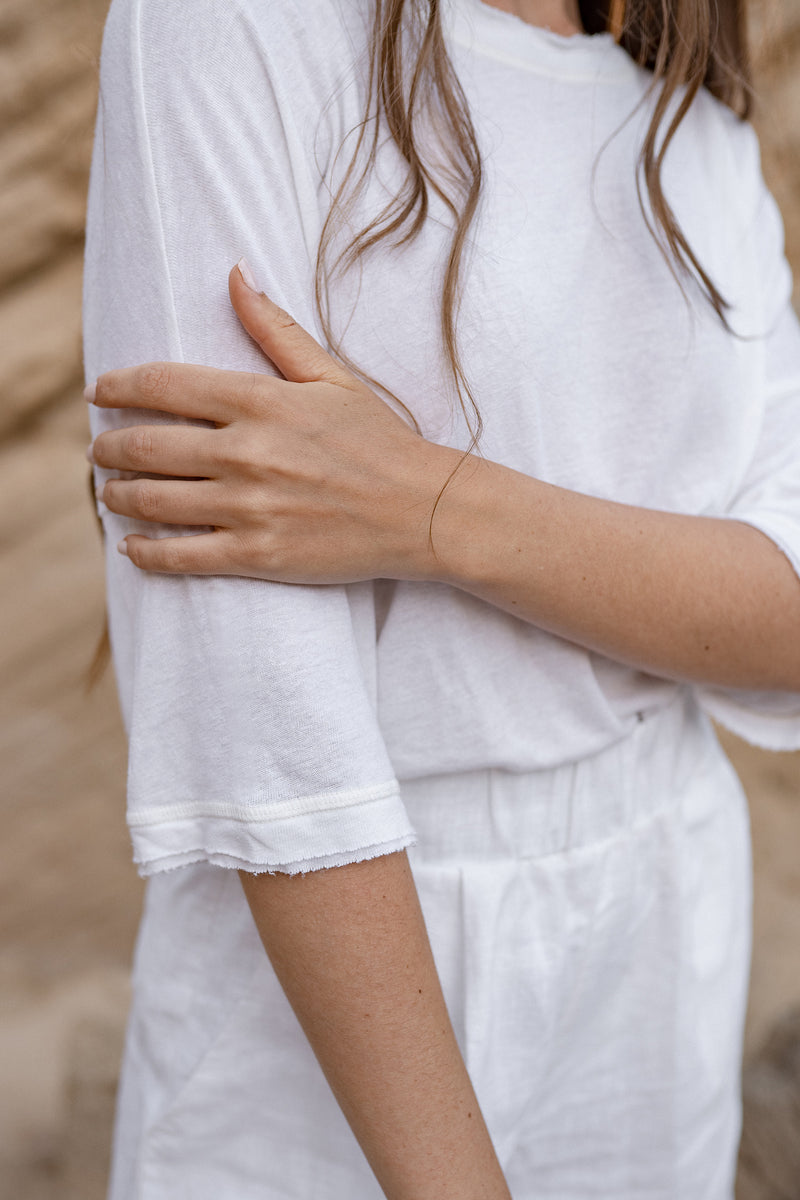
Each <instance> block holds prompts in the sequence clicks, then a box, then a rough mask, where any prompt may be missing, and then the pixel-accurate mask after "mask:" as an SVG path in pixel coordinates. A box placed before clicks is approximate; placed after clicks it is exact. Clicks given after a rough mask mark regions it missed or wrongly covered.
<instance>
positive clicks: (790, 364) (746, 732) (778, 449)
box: [700, 128, 800, 750]
mask: <svg viewBox="0 0 800 1200" xmlns="http://www.w3.org/2000/svg"><path fill="white" fill-rule="evenodd" d="M746 133H747V135H748V136H749V140H750V144H751V145H750V149H751V154H750V161H751V163H752V164H753V166H752V170H753V173H754V174H755V176H756V180H757V182H756V192H757V196H756V204H755V216H754V218H753V219H752V221H751V222H750V225H749V230H748V242H749V243H750V244H749V245H748V251H749V253H750V254H751V255H752V260H753V263H754V276H755V278H754V287H755V297H754V298H755V300H756V308H757V314H758V315H757V317H756V321H757V326H758V330H757V333H758V343H759V345H760V349H761V356H762V369H761V372H760V376H761V381H762V386H763V389H764V415H763V420H762V424H761V429H760V433H759V436H758V438H757V440H756V441H755V443H754V446H753V455H752V458H751V460H750V464H749V467H748V470H747V472H746V474H745V477H744V479H743V481H742V483H741V486H740V487H739V489H738V491H737V494H736V496H735V497H734V498H733V500H732V502H731V503H730V505H729V507H728V510H727V512H726V513H724V514H721V515H724V516H727V517H730V518H731V519H733V520H737V521H744V522H746V523H747V524H748V525H753V526H754V527H755V528H756V529H760V530H761V532H762V533H764V534H766V536H767V537H769V538H771V539H772V541H774V542H775V544H776V545H777V546H778V547H779V548H780V549H781V550H782V551H783V553H784V554H785V555H786V557H787V559H788V560H789V562H790V563H791V565H792V567H793V568H794V570H795V572H796V573H797V575H798V587H800V321H798V318H797V315H796V313H795V311H794V309H793V307H792V272H791V268H790V267H789V263H788V262H787V260H786V257H785V254H784V236H783V222H782V219H781V215H780V212H779V209H778V206H777V204H776V203H775V200H774V198H773V196H772V195H771V193H770V192H769V191H768V189H767V187H766V185H765V183H764V180H763V177H762V175H761V168H760V163H759V155H758V144H757V141H756V137H755V134H754V133H753V132H752V130H751V129H749V128H747V130H746ZM797 637H798V638H800V628H798V630H797ZM700 696H701V700H702V702H703V704H704V706H705V708H706V709H707V710H708V711H709V713H710V714H711V715H712V716H713V717H714V718H715V719H716V720H718V721H720V722H721V723H722V724H723V725H725V726H726V727H727V728H729V729H731V730H732V731H733V732H734V733H736V734H738V735H739V736H740V737H743V738H745V739H747V740H748V741H751V742H753V743H755V744H756V745H760V746H764V747H765V748H767V749H770V750H795V749H800V693H795V692H749V691H744V690H737V689H731V688H711V687H707V688H703V689H701V690H700Z"/></svg>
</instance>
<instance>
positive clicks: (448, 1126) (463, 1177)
mask: <svg viewBox="0 0 800 1200" xmlns="http://www.w3.org/2000/svg"><path fill="white" fill-rule="evenodd" d="M239 874H240V877H241V880H242V886H243V887H244V891H245V895H246V896H247V899H248V902H249V904H250V907H251V910H252V912H253V916H254V918H255V921H256V925H257V926H258V930H259V933H260V935H261V939H262V941H263V943H264V947H265V949H266V951H267V954H268V955H269V957H270V960H271V962H272V965H273V967H274V968H275V972H276V974H277V975H278V978H279V979H280V982H281V985H282V986H283V989H284V991H285V993H286V995H287V997H288V999H289V1002H290V1004H291V1005H292V1008H293V1009H294V1011H295V1013H296V1014H297V1017H298V1019H299V1021H300V1024H301V1025H302V1027H303V1029H304V1031H305V1033H306V1036H307V1037H308V1039H309V1042H310V1043H311V1046H312V1048H313V1050H314V1053H315V1054H316V1056H317V1058H318V1060H319V1063H320V1066H321V1067H322V1070H323V1071H324V1073H325V1076H326V1078H327V1080H328V1082H329V1084H330V1086H331V1088H332V1090H333V1092H334V1095H335V1096H336V1098H337V1100H338V1102H339V1105H340V1107H341V1108H342V1111H343V1112H344V1114H345V1116H346V1117H347V1120H348V1121H349V1123H350V1126H351V1128H352V1129H353V1132H354V1134H355V1136H356V1137H357V1139H358V1141H359V1143H360V1145H361V1148H362V1150H363V1151H364V1153H365V1155H366V1157H367V1159H368V1161H369V1163H370V1165H371V1167H372V1169H373V1171H374V1172H375V1175H376V1177H377V1179H378V1181H379V1183H380V1185H381V1187H382V1188H383V1190H384V1193H385V1195H386V1196H387V1197H389V1200H427V1198H428V1197H430V1198H431V1200H434V1198H435V1200H509V1192H508V1189H507V1187H506V1185H505V1182H504V1180H503V1176H502V1172H501V1170H500V1167H499V1164H498V1162H497V1158H496V1156H495V1153H494V1150H493V1147H492V1144H491V1141H490V1138H489V1134H488V1132H487V1130H486V1126H485V1124H484V1121H483V1118H482V1116H481V1113H480V1110H479V1108H478V1103H477V1100H476V1098H475V1094H474V1092H473V1089H472V1085H471V1083H470V1080H469V1076H468V1075H467V1072H466V1068H465V1067H464V1063H463V1061H462V1058H461V1054H460V1051H459V1049H458V1044H457V1042H456V1040H455V1036H454V1034H453V1030H452V1027H451V1024H450V1019H449V1016H448V1013H447V1009H446V1006H445V1002H444V998H443V996H442V992H441V987H440V984H439V979H438V976H437V973H436V968H435V965H434V962H433V957H432V955H431V950H430V945H429V943H428V937H427V932H426V930H425V924H424V921H423V917H422V912H421V910H420V907H419V901H418V898H417V893H416V888H415V885H414V881H413V877H412V875H411V871H410V868H409V865H408V860H407V858H406V855H405V854H404V853H400V854H389V855H384V856H381V857H378V858H375V859H371V860H369V861H367V862H362V863H354V864H352V865H351V866H346V867H335V868H331V869H329V870H320V871H314V872H311V873H309V874H307V875H281V874H275V875H269V874H262V875H250V874H246V873H245V872H243V871H240V872H239Z"/></svg>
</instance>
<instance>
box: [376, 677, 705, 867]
mask: <svg viewBox="0 0 800 1200" xmlns="http://www.w3.org/2000/svg"><path fill="white" fill-rule="evenodd" d="M721 762H722V763H725V765H727V764H726V760H725V759H724V754H723V751H722V749H721V747H720V745H719V742H718V741H717V738H716V735H715V733H714V731H713V727H712V726H711V723H710V721H709V720H708V718H707V717H706V716H705V714H704V713H702V711H701V710H700V709H699V708H698V706H697V704H696V702H695V700H694V697H693V695H692V693H691V692H690V691H689V690H688V689H683V688H681V689H680V690H679V691H678V692H677V694H676V696H675V698H674V699H673V700H671V701H670V703H669V704H667V705H665V706H664V707H663V708H660V709H657V710H655V711H654V712H650V713H646V714H644V717H643V719H642V720H641V721H640V722H639V723H638V724H637V726H636V727H635V729H634V730H633V732H632V733H631V734H629V735H628V736H627V737H625V738H623V739H621V740H620V741H618V742H615V743H614V744H613V745H611V746H608V747H606V749H604V750H601V751H600V752H599V753H597V754H593V755H591V756H590V757H588V758H584V759H579V760H578V761H577V762H572V763H566V764H564V765H563V766H559V767H554V768H551V769H549V770H543V771H531V772H528V773H524V774H516V773H512V772H509V771H502V770H496V769H487V770H483V771H467V772H463V773H454V774H447V775H436V776H429V777H428V778H425V779H414V780H409V781H406V782H404V783H401V785H400V786H401V792H402V796H403V800H404V802H405V804H406V808H407V810H408V815H409V817H410V819H411V823H412V825H413V826H414V828H415V830H416V832H417V837H418V844H417V847H416V848H415V851H414V857H415V858H416V859H417V860H418V861H420V860H421V861H425V860H426V859H429V858H432V859H436V860H441V859H443V858H444V859H446V858H450V857H454V858H455V857H457V858H459V859H464V858H477V859H481V860H486V859H487V858H491V857H493V856H494V855H497V854H500V855H503V856H512V857H515V858H530V857H540V856H542V855H545V854H555V853H559V852H561V851H564V850H569V849H573V848H577V847H580V846H586V845H590V844H591V843H593V842H596V841H600V840H602V839H604V838H608V837H613V836H614V835H616V834H618V833H620V832H621V831H623V830H625V829H627V828H630V827H632V826H634V825H637V824H639V823H640V822H642V821H646V820H648V819H649V818H650V817H651V816H653V815H654V814H655V813H657V812H660V811H662V810H663V809H664V808H665V807H668V806H676V805H677V804H678V803H679V802H680V801H681V799H682V798H684V797H685V796H686V794H687V792H689V791H694V790H695V789H697V788H700V789H701V794H702V789H706V790H709V791H711V792H713V790H714V788H713V785H710V784H709V780H708V776H709V772H713V771H714V770H717V769H718V768H719V765H720V763H721ZM711 799H712V800H713V796H712V797H711ZM701 802H702V801H701Z"/></svg>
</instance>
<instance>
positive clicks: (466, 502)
mask: <svg viewBox="0 0 800 1200" xmlns="http://www.w3.org/2000/svg"><path fill="white" fill-rule="evenodd" d="M429 446H430V450H431V451H432V453H431V454H430V455H429V456H428V458H427V463H426V481H427V486H426V492H425V496H426V499H425V503H424V506H423V507H424V514H423V520H422V521H420V520H419V519H418V518H417V522H416V529H415V534H414V538H413V542H412V547H413V549H412V553H411V557H410V562H411V564H412V570H413V572H414V576H413V577H414V578H416V579H423V580H427V581H429V582H432V581H436V582H439V583H448V584H451V585H452V586H454V587H462V588H466V589H467V590H470V587H471V585H476V584H479V583H480V582H481V580H482V579H483V577H484V575H485V573H486V571H487V569H488V565H489V563H490V561H491V557H492V555H491V543H492V542H493V541H496V538H497V533H498V529H499V525H500V519H501V515H502V514H501V513H500V512H499V511H497V501H498V497H499V495H500V492H501V491H502V476H503V475H504V474H505V470H504V468H503V467H500V466H499V465H498V464H496V463H490V462H487V461H486V460H484V459H482V458H480V457H478V456H477V455H475V454H464V452H463V451H461V450H456V449H453V447H451V446H439V445H434V444H429Z"/></svg>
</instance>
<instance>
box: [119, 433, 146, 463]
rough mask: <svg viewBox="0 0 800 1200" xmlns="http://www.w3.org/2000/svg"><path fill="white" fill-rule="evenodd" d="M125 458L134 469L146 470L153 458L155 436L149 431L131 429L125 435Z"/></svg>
mask: <svg viewBox="0 0 800 1200" xmlns="http://www.w3.org/2000/svg"><path fill="white" fill-rule="evenodd" d="M124 444H125V456H126V458H127V459H128V461H129V462H130V463H131V465H132V466H133V467H134V468H137V469H138V468H146V467H147V466H148V465H149V463H150V461H151V459H152V457H153V435H152V434H151V432H150V430H149V429H131V430H129V431H128V433H127V434H126V435H125V443H124Z"/></svg>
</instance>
